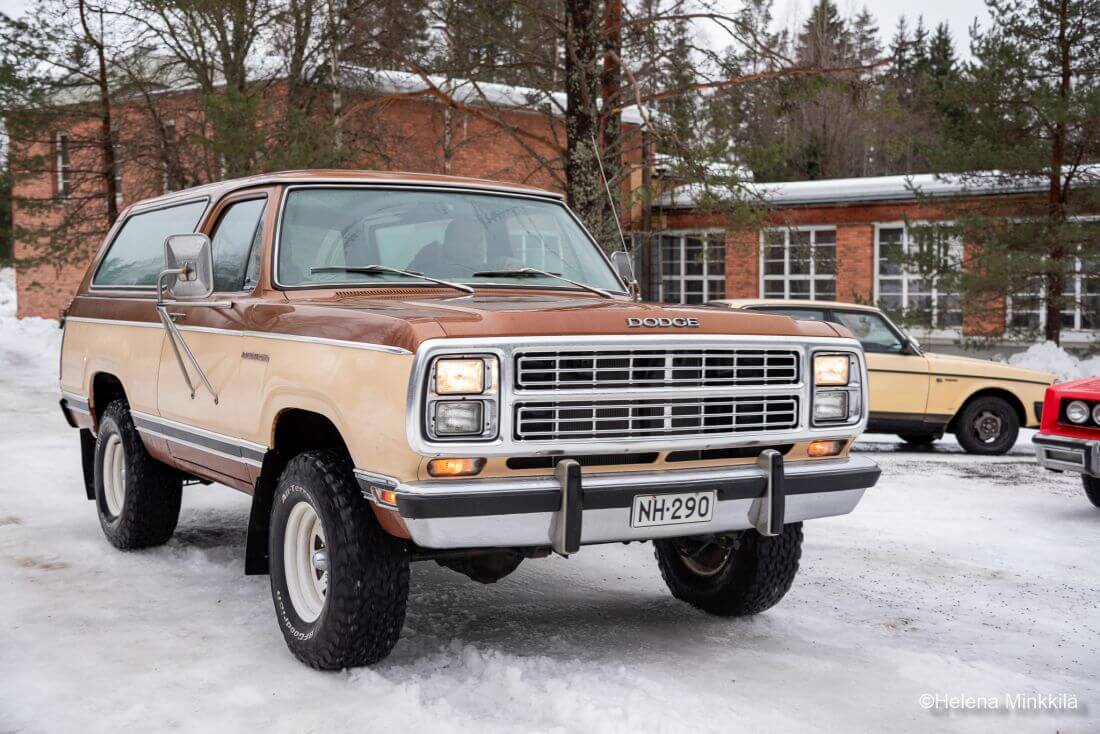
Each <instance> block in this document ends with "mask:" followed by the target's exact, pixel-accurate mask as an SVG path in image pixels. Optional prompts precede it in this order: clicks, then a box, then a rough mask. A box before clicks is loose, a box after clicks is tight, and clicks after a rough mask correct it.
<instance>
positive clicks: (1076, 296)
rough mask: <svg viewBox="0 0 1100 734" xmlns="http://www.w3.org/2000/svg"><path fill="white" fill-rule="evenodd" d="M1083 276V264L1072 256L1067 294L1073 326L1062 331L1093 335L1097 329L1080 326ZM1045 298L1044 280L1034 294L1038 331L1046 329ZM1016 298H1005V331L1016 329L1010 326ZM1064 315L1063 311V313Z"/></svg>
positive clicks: (1065, 327) (1023, 310) (1078, 258)
mask: <svg viewBox="0 0 1100 734" xmlns="http://www.w3.org/2000/svg"><path fill="white" fill-rule="evenodd" d="M1084 275H1085V269H1084V263H1083V262H1082V260H1081V258H1080V257H1077V256H1074V258H1073V293H1072V294H1067V295H1072V297H1073V309H1072V311H1073V325H1072V326H1063V327H1062V331H1064V332H1074V333H1078V334H1095V333H1097V331H1098V330H1097V329H1087V328H1085V327H1083V326H1082V325H1081V323H1082V321H1083V320H1084V312H1083V311H1082V308H1081V300H1082V298H1084V296H1085V295H1086V293H1085V278H1084V277H1082V276H1084ZM1046 296H1047V285H1046V281H1045V279H1044V281H1043V284H1042V285H1041V286H1039V291H1038V292H1037V293H1036V294H1035V297H1036V298H1037V299H1039V304H1038V315H1039V322H1038V324H1037V325H1036V326H1035V328H1036V329H1037V330H1039V331H1043V330H1044V329H1046V328H1047V309H1046ZM1015 298H1016V296H1008V297H1006V298H1005V331H1014V330H1016V329H1018V328H1024V327H1016V326H1013V325H1012V317H1013V315H1014V314H1015V311H1014V309H1013V301H1014V300H1015ZM1020 313H1032V309H1020ZM1063 313H1064V311H1063Z"/></svg>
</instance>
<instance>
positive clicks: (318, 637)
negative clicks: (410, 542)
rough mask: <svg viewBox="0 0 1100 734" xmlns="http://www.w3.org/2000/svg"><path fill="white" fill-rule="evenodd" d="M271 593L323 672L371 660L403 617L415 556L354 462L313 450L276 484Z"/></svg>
mask: <svg viewBox="0 0 1100 734" xmlns="http://www.w3.org/2000/svg"><path fill="white" fill-rule="evenodd" d="M268 551H269V554H270V555H269V557H270V559H271V570H270V573H271V596H272V599H273V600H274V602H275V614H276V616H277V617H278V619H279V627H280V629H282V632H283V638H284V639H285V640H286V644H287V646H288V647H289V648H290V651H291V652H292V653H294V655H295V657H297V658H298V659H299V660H301V661H302V662H303V663H305V664H306V665H309V666H310V667H313V668H317V669H319V670H340V669H341V668H352V667H356V666H360V665H370V664H371V663H375V662H378V661H379V660H381V659H382V658H384V657H386V656H387V655H389V654H390V651H391V650H392V649H393V646H394V645H396V644H397V640H398V638H399V637H400V636H401V627H402V625H404V623H405V603H406V600H407V599H408V596H409V554H408V549H407V547H406V545H405V543H404V542H403V541H401V540H399V539H398V538H395V537H393V536H392V535H390V534H389V533H387V532H386V531H384V530H383V529H382V527H381V526H380V525H379V524H378V521H377V520H376V519H375V517H374V513H373V511H372V510H371V508H370V505H369V504H368V502H367V500H365V499H364V498H363V496H362V494H360V492H359V487H358V485H357V484H356V482H355V479H354V477H353V474H352V468H351V465H350V464H349V463H348V460H347V459H346V458H345V457H344V456H343V455H341V454H339V453H337V452H335V451H327V450H322V451H307V452H305V453H303V454H300V455H298V456H297V457H295V458H293V459H291V460H290V462H289V463H288V464H287V466H286V469H284V470H283V474H282V476H281V477H280V478H279V484H278V486H277V487H276V488H275V498H274V501H273V503H272V508H271V529H270V536H269V540H268Z"/></svg>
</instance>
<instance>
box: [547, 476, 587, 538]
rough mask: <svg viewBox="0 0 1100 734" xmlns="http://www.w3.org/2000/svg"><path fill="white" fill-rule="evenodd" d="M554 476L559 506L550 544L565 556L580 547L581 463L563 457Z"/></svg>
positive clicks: (581, 516) (581, 511)
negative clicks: (559, 494) (556, 480)
mask: <svg viewBox="0 0 1100 734" xmlns="http://www.w3.org/2000/svg"><path fill="white" fill-rule="evenodd" d="M554 476H556V477H557V478H558V484H559V485H561V506H560V507H559V508H558V513H557V515H555V516H554V526H553V530H552V534H551V538H550V545H551V547H552V548H553V549H554V552H555V553H557V554H558V555H562V556H567V555H569V554H570V553H576V552H577V551H578V550H580V548H581V523H582V522H583V518H584V507H583V506H582V502H581V496H582V490H581V465H580V464H578V463H577V462H576V461H574V460H572V459H565V460H564V461H561V462H559V463H558V465H557V466H556V467H554Z"/></svg>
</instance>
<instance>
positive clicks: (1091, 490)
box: [1081, 474, 1100, 507]
mask: <svg viewBox="0 0 1100 734" xmlns="http://www.w3.org/2000/svg"><path fill="white" fill-rule="evenodd" d="M1081 480H1082V481H1083V482H1084V484H1085V496H1086V497H1088V498H1089V501H1090V502H1092V504H1094V505H1096V506H1097V507H1100V477H1090V476H1089V475H1087V474H1082V475H1081Z"/></svg>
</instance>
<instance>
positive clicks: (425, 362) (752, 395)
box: [406, 334, 867, 456]
mask: <svg viewBox="0 0 1100 734" xmlns="http://www.w3.org/2000/svg"><path fill="white" fill-rule="evenodd" d="M646 350H666V351H668V352H671V353H681V352H684V353H689V352H690V353H698V352H703V351H711V350H717V351H725V352H729V351H731V350H736V351H742V350H757V351H777V352H787V353H791V352H793V353H794V354H796V355H797V374H798V378H797V381H796V382H793V383H790V384H743V383H742V384H737V383H733V384H729V383H726V384H714V385H705V386H698V385H687V386H685V385H683V384H681V383H677V382H672V383H668V382H664V383H663V384H657V385H655V386H650V385H646V384H643V385H641V386H638V385H625V386H614V387H608V386H599V387H595V388H594V387H591V386H588V387H576V386H575V385H570V386H569V387H564V388H561V389H554V390H547V389H530V388H522V387H520V381H519V379H518V377H517V373H518V367H519V364H520V361H519V358H520V357H529V356H530V355H534V354H556V353H563V352H570V353H572V352H600V353H604V352H623V351H635V352H637V351H646ZM817 351H827V352H831V353H836V352H850V353H852V354H854V355H855V357H856V361H857V362H858V365H859V370H860V374H861V388H860V389H861V391H862V400H861V404H862V406H863V410H862V416H861V419H860V420H859V422H858V423H855V424H849V425H843V426H840V425H837V426H821V427H816V428H815V427H813V426H811V424H810V411H811V410H812V400H811V398H812V392H813V390H812V385H811V384H810V382H811V378H812V373H811V372H810V371H809V370H810V365H811V364H812V359H813V354H814V353H815V352H817ZM475 353H476V354H494V355H496V356H497V357H498V359H499V360H500V385H501V395H500V417H499V421H500V423H499V432H498V434H497V436H496V438H494V439H493V440H491V441H472V440H471V441H448V442H446V443H444V442H439V441H432V440H430V439H429V438H428V437H427V436H426V434H425V432H424V427H423V426H424V401H425V395H426V393H425V389H426V380H427V378H428V368H429V366H430V364H431V362H432V360H433V359H435V358H436V357H439V356H444V355H453V354H465V355H469V354H475ZM708 361H709V360H708ZM673 366H675V365H673ZM673 374H676V373H675V372H674V373H673ZM866 385H867V368H866V362H865V360H864V356H863V352H862V350H861V348H860V346H859V342H857V341H855V340H854V339H851V338H842V337H789V336H782V337H781V336H738V335H709V334H703V335H699V334H692V335H686V334H684V335H681V334H667V335H666V334H649V335H636V334H629V335H627V334H624V335H610V336H575V337H570V336H564V337H559V336H555V337H542V336H539V337H494V338H480V337H472V338H455V339H431V340H427V341H425V342H423V343H422V344H421V345H420V347H419V348H418V349H417V352H416V355H415V357H414V360H413V366H412V373H411V375H410V380H409V392H408V402H407V406H408V414H407V422H406V429H407V430H406V435H407V438H408V441H409V445H410V447H412V449H413V450H414V451H416V452H417V453H419V454H421V455H424V456H519V455H523V456H531V455H554V454H563V453H566V452H569V453H574V452H588V453H608V452H612V453H614V452H620V453H629V452H637V451H655V450H656V451H660V450H675V449H708V448H723V447H731V446H754V445H763V444H770V443H776V442H780V443H790V442H797V441H805V440H811V439H829V438H837V439H842V438H850V437H852V436H855V435H858V434H859V433H861V432H862V431H863V430H864V428H865V427H866V423H867V411H866V405H867V401H866ZM761 402H765V403H766V404H767V405H768V406H769V408H768V410H766V411H763V410H756V409H750V408H749V407H748V406H751V405H753V404H760V403H761ZM623 403H630V404H631V408H630V410H631V411H633V413H634V416H633V419H634V423H633V425H631V424H629V422H628V423H627V425H626V428H625V430H624V428H623V425H622V421H624V420H628V421H629V419H630V418H631V416H629V415H625V416H624V414H623V413H622V412H621V407H620V408H618V410H620V413H618V414H607V413H601V412H600V411H602V410H604V409H613V406H621V405H622V404H623ZM791 403H793V404H794V412H795V419H794V420H793V421H791V420H790V419H789V416H788V413H787V411H785V410H780V408H781V407H783V406H789V405H790V404H791ZM546 404H553V405H554V406H556V408H557V410H558V411H559V413H558V415H559V418H561V417H562V416H564V417H566V418H580V419H584V420H580V421H577V422H576V423H561V422H560V421H559V425H569V426H572V425H582V426H584V428H583V429H582V430H574V431H570V432H567V433H566V434H564V435H561V434H554V433H553V432H552V431H546V427H545V426H532V424H531V423H530V422H526V421H528V420H530V421H534V420H535V419H536V418H545V415H544V414H533V413H532V412H531V411H532V410H545V409H546V407H547V405H546ZM634 404H637V405H634ZM655 404H660V405H662V406H672V407H671V408H669V409H667V411H666V408H664V407H662V409H661V410H662V415H661V416H660V417H661V420H662V422H661V425H660V426H659V427H658V426H657V425H656V423H655V422H653V420H654V419H655V418H656V416H655V415H646V414H645V413H646V410H648V409H652V408H653V406H654V405H655ZM688 405H695V406H697V407H694V408H688V407H685V406H688ZM722 406H724V407H722ZM563 410H564V411H582V412H581V413H568V412H566V413H564V414H563V413H562V412H561V411H563ZM583 411H589V412H588V413H587V414H586V413H584V412H583ZM591 411H596V413H595V414H593V413H592V412H591ZM738 411H740V412H741V415H740V417H731V416H732V414H733V413H736V412H738ZM665 412H668V413H670V415H668V416H666V415H664V413H665ZM758 412H764V413H767V414H768V415H767V416H763V417H762V416H752V415H748V414H751V413H758ZM723 413H727V414H731V415H730V416H725V417H724V416H722V414H723ZM586 416H587V418H586ZM593 418H598V419H599V420H597V422H596V424H593V423H592V419H593ZM760 418H764V419H765V422H764V423H763V424H761V423H754V422H753V421H754V420H758V419H760ZM616 420H618V421H619V422H618V423H616V422H615V421H616ZM608 421H610V422H608ZM700 422H702V429H699V423H700ZM693 426H694V428H693ZM532 427H533V428H534V429H535V430H531V429H532ZM632 428H633V429H639V430H632ZM604 431H607V432H604ZM555 435H556V437H554V436H555ZM548 436H549V437H548Z"/></svg>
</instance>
